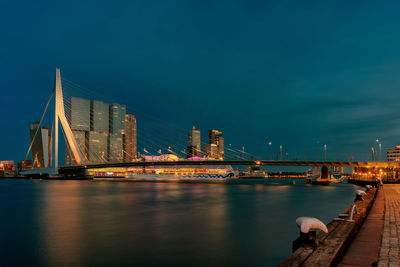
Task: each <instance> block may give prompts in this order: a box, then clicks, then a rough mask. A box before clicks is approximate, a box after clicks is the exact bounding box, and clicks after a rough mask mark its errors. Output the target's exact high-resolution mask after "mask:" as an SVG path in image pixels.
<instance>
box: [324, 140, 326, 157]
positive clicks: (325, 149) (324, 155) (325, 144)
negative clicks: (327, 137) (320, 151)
mask: <svg viewBox="0 0 400 267" xmlns="http://www.w3.org/2000/svg"><path fill="white" fill-rule="evenodd" d="M324 161H326V144H324Z"/></svg>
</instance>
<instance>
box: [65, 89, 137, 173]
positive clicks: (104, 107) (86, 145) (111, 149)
mask: <svg viewBox="0 0 400 267" xmlns="http://www.w3.org/2000/svg"><path fill="white" fill-rule="evenodd" d="M125 113H126V107H125V105H121V104H118V103H113V104H111V105H109V104H107V103H104V102H102V101H97V100H92V101H90V100H87V99H83V98H79V97H71V98H70V99H69V101H68V102H67V107H66V116H67V119H68V122H69V123H70V127H71V130H72V133H73V134H74V137H75V139H76V142H77V144H78V147H79V149H80V150H81V152H82V154H83V156H84V159H85V160H86V161H87V162H88V163H101V162H107V161H123V145H124V143H123V135H124V133H125ZM135 133H136V132H135ZM135 153H136V152H135ZM74 162H75V160H74V158H73V156H72V153H71V151H70V149H69V148H68V144H67V149H66V164H67V165H68V164H72V163H74Z"/></svg>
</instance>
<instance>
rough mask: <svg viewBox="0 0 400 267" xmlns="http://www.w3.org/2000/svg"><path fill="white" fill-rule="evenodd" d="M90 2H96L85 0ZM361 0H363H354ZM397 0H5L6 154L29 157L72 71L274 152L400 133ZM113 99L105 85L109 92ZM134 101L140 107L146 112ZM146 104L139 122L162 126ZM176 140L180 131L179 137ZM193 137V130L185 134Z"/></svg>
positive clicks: (1, 19) (340, 146) (1, 63)
mask: <svg viewBox="0 0 400 267" xmlns="http://www.w3.org/2000/svg"><path fill="white" fill-rule="evenodd" d="M82 2H85V3H82ZM350 2H351V3H350ZM399 8H400V6H399V4H398V3H396V1H393V2H386V3H383V2H379V3H378V2H376V1H371V2H368V1H359V2H357V1H301V2H299V1H244V0H242V1H235V0H229V1H205V0H203V1H187V0H171V1H168V0H160V1H156V0H155V1H102V0H97V1H14V0H13V1H11V0H8V1H7V0H6V1H4V0H3V1H1V2H0V23H1V25H2V26H1V30H0V33H1V39H0V88H1V94H2V97H1V99H2V105H1V106H0V110H1V114H2V116H1V117H2V123H1V125H2V126H1V131H0V147H1V149H0V159H14V160H21V159H23V158H24V155H25V153H26V149H27V147H28V144H29V140H28V139H29V135H28V123H29V122H30V121H33V120H38V119H40V116H41V113H42V111H43V107H44V104H45V103H46V101H47V98H48V96H49V93H50V91H51V89H52V88H53V82H54V70H55V67H60V68H61V74H62V76H64V77H66V78H67V79H69V80H71V81H74V82H76V83H78V84H80V85H82V86H84V87H87V88H90V89H91V90H93V91H96V92H98V93H99V94H100V95H104V96H106V98H109V99H112V100H114V101H117V102H120V103H124V104H126V105H127V106H128V109H130V110H131V111H132V112H134V111H135V110H137V111H140V112H141V114H149V115H151V116H155V117H157V118H159V119H160V120H162V121H164V122H170V123H171V124H173V125H175V126H177V127H180V128H181V129H182V136H183V138H185V136H186V132H185V131H186V129H189V128H191V126H192V125H193V124H195V125H196V126H198V127H199V128H200V129H201V130H202V131H203V135H205V131H206V130H208V129H209V128H217V129H220V130H222V131H223V133H224V137H225V140H226V141H225V142H226V143H227V144H229V143H231V144H232V145H234V146H236V147H242V145H245V146H246V150H248V151H250V152H252V153H254V154H256V155H259V156H260V157H264V158H266V157H268V156H269V154H270V152H268V147H267V141H271V142H272V148H271V150H274V153H275V152H276V151H277V150H278V148H279V145H283V147H284V150H285V151H288V152H289V155H290V156H291V157H297V158H302V157H303V154H304V150H306V153H307V158H308V159H321V155H322V144H325V143H326V144H327V148H328V153H327V154H328V159H344V160H348V159H349V158H350V155H353V156H354V157H355V159H356V160H368V159H370V154H369V151H370V148H371V146H372V145H374V143H375V139H376V138H380V139H381V140H382V147H383V148H384V149H385V148H388V147H391V146H393V145H396V144H398V143H400V140H399V136H400V127H399V122H400V110H399V109H398V103H399V101H400V91H399V88H400V75H399V74H400V49H399V47H400V34H399V29H400V19H399V16H398V10H399ZM105 100H106V101H107V99H105ZM134 113H135V112H134ZM136 115H137V118H138V127H139V129H138V131H139V132H138V134H139V143H140V142H141V135H143V136H146V138H151V137H152V134H150V133H146V131H145V129H143V128H141V125H146V123H149V122H145V121H144V120H145V119H146V118H145V117H144V116H141V115H140V114H136ZM171 142H179V141H177V140H171ZM180 142H182V143H184V142H186V140H180Z"/></svg>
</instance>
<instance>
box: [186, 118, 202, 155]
mask: <svg viewBox="0 0 400 267" xmlns="http://www.w3.org/2000/svg"><path fill="white" fill-rule="evenodd" d="M188 137H189V145H188V147H187V157H188V158H190V157H201V135H200V130H198V129H196V127H195V126H193V128H192V129H191V130H189V133H188Z"/></svg>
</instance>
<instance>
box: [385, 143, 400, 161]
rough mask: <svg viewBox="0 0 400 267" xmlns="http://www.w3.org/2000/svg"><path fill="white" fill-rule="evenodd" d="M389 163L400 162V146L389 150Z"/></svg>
mask: <svg viewBox="0 0 400 267" xmlns="http://www.w3.org/2000/svg"><path fill="white" fill-rule="evenodd" d="M387 161H400V146H396V147H395V148H389V149H388V150H387Z"/></svg>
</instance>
